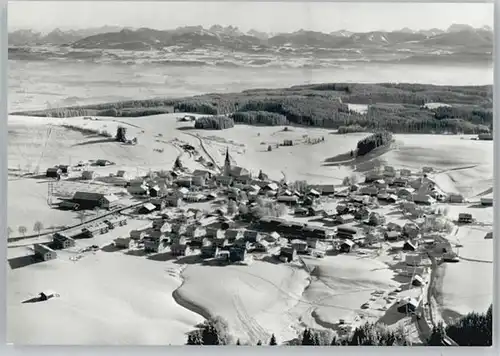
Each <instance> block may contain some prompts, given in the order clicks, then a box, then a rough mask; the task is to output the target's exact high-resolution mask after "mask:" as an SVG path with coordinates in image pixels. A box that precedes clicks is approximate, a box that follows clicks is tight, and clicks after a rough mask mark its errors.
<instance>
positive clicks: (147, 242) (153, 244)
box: [143, 238, 165, 253]
mask: <svg viewBox="0 0 500 356" xmlns="http://www.w3.org/2000/svg"><path fill="white" fill-rule="evenodd" d="M143 242H144V252H154V253H158V252H162V251H163V250H165V243H164V242H163V241H161V240H155V239H148V238H146V239H144V240H143Z"/></svg>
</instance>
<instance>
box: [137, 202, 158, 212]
mask: <svg viewBox="0 0 500 356" xmlns="http://www.w3.org/2000/svg"><path fill="white" fill-rule="evenodd" d="M155 210H156V206H154V204H151V203H146V204H143V205H142V206H141V207H140V208H139V210H138V211H137V212H138V213H139V214H150V213H152V212H153V211H155Z"/></svg>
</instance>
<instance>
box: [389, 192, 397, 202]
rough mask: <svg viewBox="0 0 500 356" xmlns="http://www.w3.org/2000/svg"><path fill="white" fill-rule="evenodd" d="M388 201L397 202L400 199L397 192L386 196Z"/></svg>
mask: <svg viewBox="0 0 500 356" xmlns="http://www.w3.org/2000/svg"><path fill="white" fill-rule="evenodd" d="M386 201H387V202H388V203H395V202H397V201H398V196H397V195H396V194H389V196H388V197H387V198H386Z"/></svg>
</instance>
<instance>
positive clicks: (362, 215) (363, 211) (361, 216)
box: [340, 206, 370, 224]
mask: <svg viewBox="0 0 500 356" xmlns="http://www.w3.org/2000/svg"><path fill="white" fill-rule="evenodd" d="M369 216H370V211H369V210H368V209H367V208H365V207H364V206H363V207H361V208H359V209H356V211H355V212H354V219H357V220H365V219H368V218H369ZM347 222H349V221H346V222H340V223H341V224H346V223H347Z"/></svg>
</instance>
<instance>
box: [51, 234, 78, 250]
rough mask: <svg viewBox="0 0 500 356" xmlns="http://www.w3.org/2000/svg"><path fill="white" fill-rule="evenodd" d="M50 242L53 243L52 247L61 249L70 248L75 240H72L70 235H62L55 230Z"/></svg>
mask: <svg viewBox="0 0 500 356" xmlns="http://www.w3.org/2000/svg"><path fill="white" fill-rule="evenodd" d="M52 243H53V245H54V247H56V248H61V249H65V248H70V247H74V246H75V240H73V239H72V238H71V237H69V236H66V235H63V234H61V233H59V232H56V233H55V234H54V235H53V236H52Z"/></svg>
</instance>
